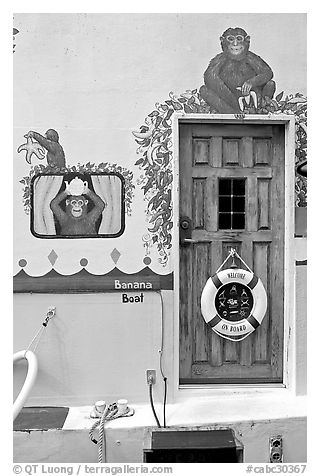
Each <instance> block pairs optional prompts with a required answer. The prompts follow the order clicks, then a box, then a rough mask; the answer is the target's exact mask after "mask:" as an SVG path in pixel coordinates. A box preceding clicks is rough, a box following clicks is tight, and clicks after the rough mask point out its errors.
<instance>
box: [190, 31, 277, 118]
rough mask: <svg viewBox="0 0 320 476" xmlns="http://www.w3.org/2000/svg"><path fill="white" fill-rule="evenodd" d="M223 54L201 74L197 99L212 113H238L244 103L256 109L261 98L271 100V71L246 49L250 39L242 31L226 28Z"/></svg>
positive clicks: (222, 41)
mask: <svg viewBox="0 0 320 476" xmlns="http://www.w3.org/2000/svg"><path fill="white" fill-rule="evenodd" d="M220 41H221V48H222V53H219V54H218V55H216V56H215V57H214V58H213V59H212V60H211V61H210V63H209V66H208V68H207V69H206V71H205V73H204V85H202V86H201V88H200V90H199V92H200V96H201V97H202V98H203V99H204V100H205V101H206V103H207V104H209V105H210V111H211V112H218V113H223V114H235V113H241V112H242V111H243V110H244V107H245V104H244V103H245V102H246V103H247V104H248V105H249V104H251V103H252V102H253V106H254V108H255V109H257V107H258V104H259V103H260V100H261V98H262V97H266V96H268V97H269V98H270V99H272V98H273V95H274V93H275V89H276V85H275V82H274V81H272V77H273V72H272V70H271V68H270V67H269V65H268V64H267V63H266V62H265V61H263V59H262V58H260V56H258V55H256V54H255V53H252V51H250V50H249V47H250V36H248V34H247V32H246V31H245V30H243V29H242V28H238V27H237V28H228V29H227V30H226V31H225V32H224V33H223V34H222V36H221V37H220Z"/></svg>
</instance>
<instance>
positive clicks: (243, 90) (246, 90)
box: [241, 81, 252, 96]
mask: <svg viewBox="0 0 320 476" xmlns="http://www.w3.org/2000/svg"><path fill="white" fill-rule="evenodd" d="M251 88H252V83H251V81H245V82H244V83H243V85H242V87H241V93H242V94H243V96H248V94H250V91H251Z"/></svg>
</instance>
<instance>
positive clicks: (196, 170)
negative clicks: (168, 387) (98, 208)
mask: <svg viewBox="0 0 320 476" xmlns="http://www.w3.org/2000/svg"><path fill="white" fill-rule="evenodd" d="M179 140H180V150H179V163H180V172H179V175H180V219H181V218H183V217H188V218H189V219H190V220H191V229H190V238H191V239H192V241H193V242H188V243H187V244H180V383H181V384H190V383H234V384H235V383H246V384H247V383H256V384H257V383H274V382H278V383H279V382H282V359H283V301H284V298H283V296H284V283H283V276H284V210H285V207H284V187H285V184H284V127H283V126H282V125H269V124H265V125H260V124H259V125H258V124H251V125H248V124H232V123H229V124H228V123H225V124H222V123H219V124H214V123H211V124H209V123H203V124H200V123H194V124H192V123H187V122H186V123H181V124H180V128H179ZM230 190H231V192H230ZM228 191H229V192H230V193H229V197H228ZM230 203H231V209H230ZM228 207H229V208H228ZM240 215H241V216H240ZM181 233H182V230H181ZM231 247H232V248H235V249H236V251H237V252H238V253H239V254H240V256H241V257H242V258H243V260H244V261H245V262H246V263H247V264H248V266H249V267H250V268H251V269H252V270H253V271H254V273H255V274H256V275H257V276H258V277H260V278H261V280H262V282H263V285H264V287H265V289H266V291H267V296H268V308H267V313H266V315H265V317H264V319H263V321H262V324H261V325H260V326H259V327H258V328H257V330H256V331H255V332H254V333H253V334H251V335H250V336H249V337H247V338H246V339H244V340H243V341H241V342H232V341H229V340H226V339H224V338H222V337H220V336H218V335H217V334H216V333H215V332H213V331H212V329H211V328H210V327H209V326H208V324H206V323H205V321H204V319H203V317H202V315H201V311H200V297H201V292H202V289H203V287H204V285H205V283H206V281H207V279H208V277H209V276H212V275H213V274H215V272H216V270H217V269H218V268H219V266H220V265H221V264H222V262H223V260H224V259H225V258H226V256H227V255H228V252H229V250H230V248H231ZM237 264H238V265H239V267H242V268H243V267H244V266H243V265H242V264H241V263H240V262H239V260H237Z"/></svg>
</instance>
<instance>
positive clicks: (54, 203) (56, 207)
mask: <svg viewBox="0 0 320 476" xmlns="http://www.w3.org/2000/svg"><path fill="white" fill-rule="evenodd" d="M67 196H68V194H67V192H66V191H65V190H63V191H62V192H60V193H59V194H58V195H57V196H56V197H55V198H54V199H53V200H51V202H50V208H51V210H52V213H53V214H54V215H55V216H56V217H57V218H58V220H59V222H60V221H63V220H65V219H66V218H67V214H66V213H65V212H64V211H63V210H62V208H61V207H60V203H61V202H62V200H64V199H65V198H67Z"/></svg>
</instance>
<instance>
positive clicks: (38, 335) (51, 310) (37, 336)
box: [24, 308, 56, 356]
mask: <svg viewBox="0 0 320 476" xmlns="http://www.w3.org/2000/svg"><path fill="white" fill-rule="evenodd" d="M55 312H56V311H55V308H49V309H48V312H47V314H46V318H45V320H44V321H43V323H42V324H41V327H40V328H39V330H38V332H37V333H36V334H35V336H34V337H33V338H32V340H31V342H30V344H29V345H28V347H27V348H26V350H25V353H24V356H25V355H26V353H27V352H28V350H31V347H32V345H33V344H34V343H35V342H36V343H35V344H34V349H33V352H35V351H36V348H37V347H38V345H39V342H40V339H41V336H42V333H43V332H44V330H45V328H46V327H47V324H48V322H49V320H50V319H51V318H52V317H53V316H54V315H55Z"/></svg>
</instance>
